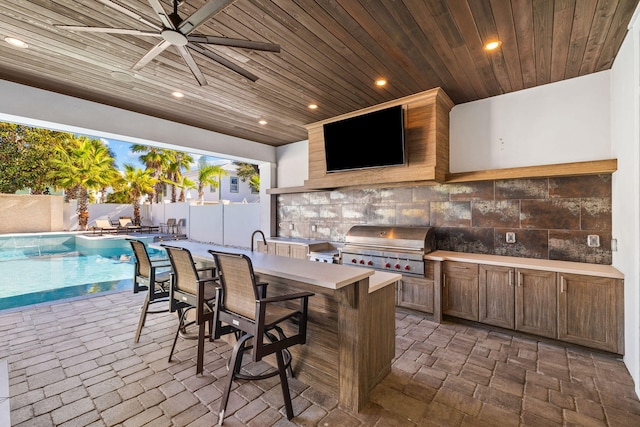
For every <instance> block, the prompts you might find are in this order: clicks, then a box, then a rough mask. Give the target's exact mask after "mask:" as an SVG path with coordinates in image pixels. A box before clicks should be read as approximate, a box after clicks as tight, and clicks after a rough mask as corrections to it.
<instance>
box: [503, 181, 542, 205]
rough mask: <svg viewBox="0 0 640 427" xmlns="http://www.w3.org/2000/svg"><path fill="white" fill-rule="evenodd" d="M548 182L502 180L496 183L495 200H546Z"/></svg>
mask: <svg viewBox="0 0 640 427" xmlns="http://www.w3.org/2000/svg"><path fill="white" fill-rule="evenodd" d="M548 197H549V180H548V179H547V178H539V179H504V180H498V181H496V200H504V199H547V198H548Z"/></svg>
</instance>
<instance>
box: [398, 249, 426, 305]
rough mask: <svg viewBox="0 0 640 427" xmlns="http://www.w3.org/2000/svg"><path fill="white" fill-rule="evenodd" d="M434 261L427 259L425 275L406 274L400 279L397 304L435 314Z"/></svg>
mask: <svg viewBox="0 0 640 427" xmlns="http://www.w3.org/2000/svg"><path fill="white" fill-rule="evenodd" d="M435 264H436V263H435V262H434V261H425V277H411V276H407V275H404V276H402V280H400V281H398V284H397V285H396V286H397V289H396V305H397V306H399V307H406V308H410V309H412V310H418V311H421V312H423V313H428V314H434V311H433V310H434V307H435V304H434V267H435Z"/></svg>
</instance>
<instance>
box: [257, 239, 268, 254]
mask: <svg viewBox="0 0 640 427" xmlns="http://www.w3.org/2000/svg"><path fill="white" fill-rule="evenodd" d="M256 244H257V246H256V249H257V251H258V252H262V253H263V254H268V253H269V246H268V245H266V244H264V243H263V242H256Z"/></svg>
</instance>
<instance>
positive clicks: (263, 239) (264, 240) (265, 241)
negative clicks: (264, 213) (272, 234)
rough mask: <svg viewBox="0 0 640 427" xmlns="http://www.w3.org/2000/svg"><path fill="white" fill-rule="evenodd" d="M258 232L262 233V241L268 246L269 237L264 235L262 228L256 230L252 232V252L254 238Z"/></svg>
mask: <svg viewBox="0 0 640 427" xmlns="http://www.w3.org/2000/svg"><path fill="white" fill-rule="evenodd" d="M257 233H260V234H261V235H262V243H264V245H265V246H267V239H266V238H265V237H264V233H263V232H262V230H256V231H254V232H253V233H251V252H253V239H254V238H255V235H256V234H257Z"/></svg>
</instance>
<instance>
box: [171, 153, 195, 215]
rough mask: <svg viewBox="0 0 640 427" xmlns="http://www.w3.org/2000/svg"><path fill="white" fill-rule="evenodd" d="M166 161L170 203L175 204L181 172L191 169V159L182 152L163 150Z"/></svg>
mask: <svg viewBox="0 0 640 427" xmlns="http://www.w3.org/2000/svg"><path fill="white" fill-rule="evenodd" d="M165 153H166V154H167V159H168V165H167V182H168V183H169V185H171V203H175V202H176V198H177V191H176V187H178V183H179V182H180V180H181V178H182V171H188V170H190V169H191V163H193V157H191V156H190V155H189V154H187V153H184V152H182V151H174V150H165Z"/></svg>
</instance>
